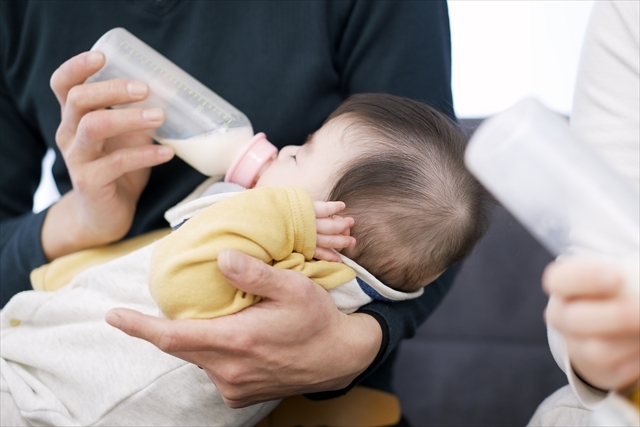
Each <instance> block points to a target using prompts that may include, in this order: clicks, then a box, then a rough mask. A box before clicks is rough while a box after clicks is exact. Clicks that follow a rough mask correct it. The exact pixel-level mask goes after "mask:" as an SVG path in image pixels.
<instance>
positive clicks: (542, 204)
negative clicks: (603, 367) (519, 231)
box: [465, 99, 640, 296]
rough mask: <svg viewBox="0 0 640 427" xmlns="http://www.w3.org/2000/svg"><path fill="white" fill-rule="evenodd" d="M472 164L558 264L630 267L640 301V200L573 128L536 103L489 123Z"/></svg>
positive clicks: (631, 289) (471, 153) (472, 152)
mask: <svg viewBox="0 0 640 427" xmlns="http://www.w3.org/2000/svg"><path fill="white" fill-rule="evenodd" d="M465 164H466V165H467V168H468V169H469V170H470V171H471V173H473V174H474V175H475V176H476V177H477V178H478V180H479V181H480V182H481V183H482V184H483V185H484V186H485V187H486V188H487V190H489V191H490V192H491V193H492V194H493V195H494V196H495V197H496V199H498V201H500V202H501V203H502V204H503V205H504V207H505V208H506V209H507V210H509V211H510V212H511V213H512V214H513V215H514V216H515V217H516V218H517V219H518V220H519V221H520V222H521V223H522V224H523V225H524V226H525V228H527V229H528V230H529V231H530V232H531V234H532V235H533V236H535V237H536V238H537V239H538V240H539V241H540V242H541V243H542V244H543V245H544V246H545V247H546V248H547V249H548V250H549V251H550V252H551V253H552V254H554V255H556V256H561V255H562V256H567V255H580V256H589V257H597V258H598V259H599V260H600V261H606V260H614V262H622V263H623V264H624V266H623V268H622V269H623V270H624V271H626V272H628V274H627V276H629V277H628V280H627V284H628V286H627V288H626V289H625V293H627V294H628V295H636V296H637V295H638V270H639V269H640V268H639V262H640V261H639V259H638V254H639V251H640V207H639V206H640V197H639V195H638V192H637V191H635V189H633V188H632V187H631V186H630V185H629V184H628V183H627V182H626V181H625V180H624V179H623V178H622V177H621V176H620V175H618V174H617V173H616V172H615V171H613V170H612V169H611V168H610V167H609V166H608V165H607V164H606V163H605V162H604V161H603V160H602V159H601V158H600V156H599V155H598V154H597V153H596V152H595V151H593V149H592V148H591V147H590V146H589V145H587V144H586V143H584V142H582V141H580V140H579V139H578V138H577V137H576V136H575V135H574V134H573V133H571V131H570V128H569V125H568V123H567V121H566V120H564V119H563V118H561V117H560V116H558V115H556V114H555V113H553V112H551V111H550V110H548V109H547V108H546V107H545V106H543V105H542V104H541V103H540V102H538V101H536V100H535V99H525V100H523V101H520V102H518V103H517V104H515V105H514V106H513V107H511V108H509V109H507V110H506V111H504V112H502V113H500V114H497V115H495V116H494V117H491V118H489V119H487V120H486V121H485V122H484V123H483V124H482V125H480V127H479V128H478V130H477V131H476V132H475V134H474V135H473V137H472V138H471V141H469V145H468V146H467V150H466V153H465Z"/></svg>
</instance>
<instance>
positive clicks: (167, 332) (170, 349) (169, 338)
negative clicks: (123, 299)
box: [105, 308, 230, 363]
mask: <svg viewBox="0 0 640 427" xmlns="http://www.w3.org/2000/svg"><path fill="white" fill-rule="evenodd" d="M105 320H106V321H107V323H108V324H109V325H111V326H113V327H114V328H118V329H120V330H121V331H122V332H124V333H126V334H127V335H131V336H132V337H136V338H140V339H143V340H145V341H148V342H150V343H151V344H153V345H155V346H156V347H158V348H159V349H160V350H162V351H164V352H165V353H169V354H172V355H175V356H177V357H180V358H181V359H184V360H187V361H190V362H194V363H197V362H198V361H199V360H196V359H195V358H193V357H190V356H189V355H188V354H187V353H190V352H203V351H210V350H211V348H214V347H216V346H217V345H220V346H223V345H224V344H225V343H224V342H222V341H223V340H225V339H227V338H228V337H230V334H227V333H225V332H224V331H225V328H226V329H229V326H230V325H227V324H226V322H224V320H223V318H220V319H215V320H216V323H217V321H218V320H220V321H221V322H219V323H221V326H222V327H217V326H216V325H215V324H214V321H211V320H169V319H162V318H159V317H155V316H149V315H146V314H142V313H140V312H138V311H135V310H129V309H126V308H115V309H112V310H110V311H109V312H108V313H107V314H106V316H105Z"/></svg>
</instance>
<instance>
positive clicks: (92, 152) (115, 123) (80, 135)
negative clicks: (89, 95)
mask: <svg viewBox="0 0 640 427" xmlns="http://www.w3.org/2000/svg"><path fill="white" fill-rule="evenodd" d="M163 121H164V112H163V111H162V110H161V109H159V108H149V109H140V108H130V109H126V110H98V111H93V112H90V113H88V114H86V115H85V116H84V117H82V119H81V121H80V124H79V125H78V130H77V134H76V138H75V143H74V144H70V145H69V146H68V148H67V150H65V151H64V153H65V160H66V161H67V162H68V163H75V162H81V163H83V162H87V161H91V160H93V159H96V158H98V157H101V156H102V155H104V153H105V152H104V148H105V147H104V145H103V144H104V141H105V140H106V139H107V138H111V137H113V136H116V135H121V134H124V133H129V132H135V131H141V130H146V129H153V128H156V127H158V126H160V125H161V124H162V123H163ZM60 148H61V149H63V147H60Z"/></svg>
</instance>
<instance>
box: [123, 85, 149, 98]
mask: <svg viewBox="0 0 640 427" xmlns="http://www.w3.org/2000/svg"><path fill="white" fill-rule="evenodd" d="M127 92H129V95H131V96H136V97H138V96H142V95H144V94H146V93H147V85H146V84H144V83H142V82H129V83H127Z"/></svg>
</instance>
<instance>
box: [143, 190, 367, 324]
mask: <svg viewBox="0 0 640 427" xmlns="http://www.w3.org/2000/svg"><path fill="white" fill-rule="evenodd" d="M256 219H257V220H256ZM315 221H316V217H315V212H314V209H313V202H312V200H311V197H310V196H309V193H308V192H307V191H306V190H305V189H303V188H294V187H269V188H258V189H252V190H247V191H245V192H242V193H239V194H237V195H234V196H233V197H230V198H227V199H225V200H222V201H219V202H217V203H215V204H213V205H211V206H209V207H207V208H206V209H203V210H202V211H200V212H199V213H197V214H196V215H195V216H194V217H192V218H191V219H189V220H188V221H187V222H185V223H184V224H183V225H182V226H181V227H180V228H179V229H177V230H176V231H174V232H173V233H171V234H170V235H168V236H166V237H165V238H163V239H162V240H161V241H159V242H158V243H157V245H156V247H155V248H154V250H153V254H152V257H151V268H150V274H149V289H150V291H151V295H152V296H153V298H154V299H155V301H156V302H157V304H158V306H159V307H160V310H161V311H162V313H163V314H164V315H165V316H167V317H168V318H170V319H209V318H213V317H217V316H223V315H226V314H231V313H235V312H237V311H240V310H242V309H243V308H246V307H248V306H250V305H252V304H255V303H256V302H258V301H260V296H257V295H250V294H247V293H245V292H243V291H242V290H239V289H237V288H236V287H234V286H233V285H231V284H230V283H229V282H227V280H226V279H225V277H224V276H223V275H222V273H221V272H220V270H219V269H218V262H217V259H218V254H219V253H220V251H221V250H223V249H226V248H232V249H236V250H238V251H240V252H244V253H245V254H247V255H250V256H253V257H255V258H258V259H260V260H262V261H264V262H265V263H268V264H270V265H273V266H274V267H276V268H282V269H292V270H296V271H299V272H301V273H303V274H304V275H306V276H307V277H309V278H310V279H312V280H313V281H315V282H316V283H318V284H319V285H320V286H322V287H324V288H325V289H332V288H335V287H337V286H340V285H342V284H344V283H346V282H348V281H350V280H352V279H354V278H355V277H356V274H355V272H354V270H353V269H351V268H350V267H348V266H346V265H345V264H342V263H336V262H327V261H317V260H313V254H314V251H315V247H316V233H317V231H316V225H315V224H316V222H315Z"/></svg>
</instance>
